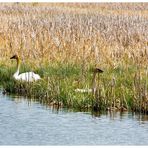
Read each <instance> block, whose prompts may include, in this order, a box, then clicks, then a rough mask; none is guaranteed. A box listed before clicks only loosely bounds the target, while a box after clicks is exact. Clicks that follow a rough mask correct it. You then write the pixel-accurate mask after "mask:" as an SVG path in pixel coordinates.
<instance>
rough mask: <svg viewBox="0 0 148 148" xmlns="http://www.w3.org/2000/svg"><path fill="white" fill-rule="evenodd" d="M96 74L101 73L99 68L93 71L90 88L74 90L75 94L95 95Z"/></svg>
mask: <svg viewBox="0 0 148 148" xmlns="http://www.w3.org/2000/svg"><path fill="white" fill-rule="evenodd" d="M97 73H103V70H101V69H99V68H95V69H93V79H92V88H87V89H79V88H77V89H75V92H80V93H91V92H92V93H93V94H94V93H95V92H96V89H97V88H96V74H97Z"/></svg>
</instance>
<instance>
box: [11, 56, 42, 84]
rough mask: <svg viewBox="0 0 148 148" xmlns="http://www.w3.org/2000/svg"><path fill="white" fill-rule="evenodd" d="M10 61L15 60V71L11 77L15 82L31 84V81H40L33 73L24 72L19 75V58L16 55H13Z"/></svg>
mask: <svg viewBox="0 0 148 148" xmlns="http://www.w3.org/2000/svg"><path fill="white" fill-rule="evenodd" d="M10 59H16V61H17V71H16V72H15V73H14V75H13V77H14V79H15V80H21V81H27V82H33V81H37V80H39V79H41V77H40V76H39V75H38V74H35V73H34V72H25V73H22V74H19V69H20V59H19V57H18V56H17V55H14V56H13V57H11V58H10Z"/></svg>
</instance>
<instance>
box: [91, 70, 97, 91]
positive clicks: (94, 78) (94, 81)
mask: <svg viewBox="0 0 148 148" xmlns="http://www.w3.org/2000/svg"><path fill="white" fill-rule="evenodd" d="M96 74H97V73H96V72H94V73H93V79H92V92H93V93H94V92H95V90H96Z"/></svg>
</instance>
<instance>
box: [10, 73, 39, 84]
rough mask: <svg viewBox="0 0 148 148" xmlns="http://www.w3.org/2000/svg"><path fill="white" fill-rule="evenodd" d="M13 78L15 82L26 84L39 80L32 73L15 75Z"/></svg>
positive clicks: (36, 75)
mask: <svg viewBox="0 0 148 148" xmlns="http://www.w3.org/2000/svg"><path fill="white" fill-rule="evenodd" d="M13 77H14V78H15V79H16V80H21V81H27V82H32V81H37V80H39V79H41V77H40V76H39V75H38V74H35V73H34V72H25V73H22V74H18V73H15V74H14V75H13Z"/></svg>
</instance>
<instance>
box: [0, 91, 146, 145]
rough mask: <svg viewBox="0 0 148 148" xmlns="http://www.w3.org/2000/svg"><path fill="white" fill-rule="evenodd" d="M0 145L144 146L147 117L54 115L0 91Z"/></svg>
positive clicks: (50, 109) (86, 114)
mask: <svg viewBox="0 0 148 148" xmlns="http://www.w3.org/2000/svg"><path fill="white" fill-rule="evenodd" d="M0 145H148V116H142V115H135V114H134V115H133V114H132V113H127V112H126V113H123V114H122V115H121V114H120V113H114V114H106V115H101V116H99V117H95V116H92V115H91V113H83V112H67V111H66V110H64V109H61V110H60V111H58V112H57V111H55V110H53V109H52V108H46V107H45V106H42V105H40V104H39V103H36V102H31V103H29V102H28V101H27V99H23V98H18V97H10V96H6V95H2V93H1V92H0Z"/></svg>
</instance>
